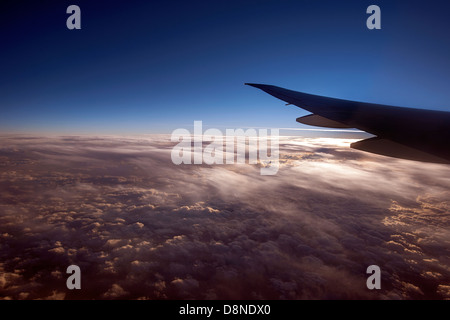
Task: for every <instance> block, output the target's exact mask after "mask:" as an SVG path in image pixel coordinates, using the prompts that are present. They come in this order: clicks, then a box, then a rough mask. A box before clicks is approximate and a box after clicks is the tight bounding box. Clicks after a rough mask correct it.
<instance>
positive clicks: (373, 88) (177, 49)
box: [0, 0, 450, 134]
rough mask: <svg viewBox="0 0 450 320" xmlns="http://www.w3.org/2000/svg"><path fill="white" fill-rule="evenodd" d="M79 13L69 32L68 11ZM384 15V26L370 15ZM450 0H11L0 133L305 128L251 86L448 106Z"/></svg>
mask: <svg viewBox="0 0 450 320" xmlns="http://www.w3.org/2000/svg"><path fill="white" fill-rule="evenodd" d="M72 4H76V5H78V6H79V7H80V9H81V30H69V29H67V27H66V19H67V18H68V17H69V14H67V13H66V9H67V7H68V6H69V5H72ZM372 4H377V5H378V6H379V7H380V8H381V27H382V28H381V30H369V29H367V27H366V20H367V18H368V17H369V15H368V14H367V13H366V9H367V7H368V6H369V5H372ZM449 9H450V4H449V3H448V1H441V0H438V1H433V2H427V1H381V0H377V1H373V0H371V1H362V0H358V1H356V0H355V1H325V0H314V1H312V0H295V1H269V0H267V1H266V0H258V1H252V0H246V1H230V0H227V1H133V2H129V1H128V2H127V1H114V2H112V1H81V0H77V1H57V2H55V1H39V2H36V1H20V3H18V2H17V1H2V3H1V4H0V41H1V51H0V131H1V132H63V133H80V132H86V133H138V134H145V133H170V132H171V131H172V130H174V129H176V128H190V127H192V125H193V121H194V120H202V121H203V123H204V125H205V126H210V127H216V128H225V127H250V126H254V127H279V128H290V127H298V128H301V126H300V125H299V124H297V123H296V122H295V118H297V117H299V116H302V115H305V114H306V112H305V111H303V110H301V109H298V108H297V107H295V106H288V107H285V106H284V103H283V102H281V101H278V100H277V99H274V98H273V97H271V96H269V95H267V94H264V93H263V92H260V91H258V90H256V89H254V88H250V87H248V86H244V83H245V82H253V83H266V84H273V85H277V86H281V87H286V88H288V89H292V90H297V91H303V92H307V93H312V94H319V95H324V96H330V97H335V98H342V99H348V100H357V101H364V102H372V103H380V104H389V105H396V106H405V107H415V108H427V109H436V110H447V111H450V103H449V101H450V91H449V90H448V87H447V86H448V83H450V72H449V71H450V60H449V59H448V57H449V56H450V40H449V39H448V36H447V32H448V30H450V20H449V19H448V11H449Z"/></svg>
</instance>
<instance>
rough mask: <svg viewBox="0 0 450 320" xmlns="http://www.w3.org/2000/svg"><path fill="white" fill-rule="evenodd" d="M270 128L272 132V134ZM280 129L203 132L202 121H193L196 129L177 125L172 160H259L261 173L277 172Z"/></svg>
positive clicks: (214, 130) (177, 162)
mask: <svg viewBox="0 0 450 320" xmlns="http://www.w3.org/2000/svg"><path fill="white" fill-rule="evenodd" d="M269 130H270V134H269ZM278 139H279V129H258V131H257V130H256V129H253V128H249V129H246V130H244V129H226V130H225V134H223V132H222V131H220V130H219V129H215V128H210V129H207V130H205V132H203V123H202V121H194V132H193V134H191V132H189V130H187V129H176V130H174V131H173V132H172V137H171V141H172V142H178V144H177V145H175V146H174V147H173V149H172V154H171V157H172V162H173V163H174V164H176V165H179V164H182V163H183V164H207V165H222V164H245V163H248V164H255V165H256V164H258V165H259V166H260V173H261V175H274V174H276V173H277V172H278V168H279V141H278Z"/></svg>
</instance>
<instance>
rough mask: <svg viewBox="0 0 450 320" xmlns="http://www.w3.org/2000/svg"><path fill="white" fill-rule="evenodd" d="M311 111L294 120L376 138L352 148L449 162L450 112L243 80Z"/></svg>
mask: <svg viewBox="0 0 450 320" xmlns="http://www.w3.org/2000/svg"><path fill="white" fill-rule="evenodd" d="M246 85H250V86H252V87H255V88H258V89H261V90H263V91H265V92H267V93H268V94H270V95H272V96H274V97H276V98H278V99H281V100H283V101H285V102H287V103H288V104H293V105H296V106H298V107H300V108H302V109H305V110H307V111H309V112H311V114H310V115H307V116H304V117H300V118H297V122H300V123H304V124H308V125H313V126H319V127H328V128H356V129H359V130H362V131H365V132H368V133H370V134H372V135H374V136H375V137H373V138H369V139H366V140H361V141H358V142H355V143H352V144H351V145H350V146H351V147H352V148H354V149H358V150H362V151H367V152H372V153H376V154H381V155H385V156H390V157H395V158H401V159H408V160H415V161H424V162H434V163H446V164H450V112H445V111H434V110H423V109H413V108H403V107H393V106H386V105H379V104H372V103H365V102H357V101H348V100H342V99H334V98H328V97H322V96H317V95H312V94H307V93H302V92H297V91H292V90H288V89H284V88H280V87H276V86H272V85H266V84H255V83H246Z"/></svg>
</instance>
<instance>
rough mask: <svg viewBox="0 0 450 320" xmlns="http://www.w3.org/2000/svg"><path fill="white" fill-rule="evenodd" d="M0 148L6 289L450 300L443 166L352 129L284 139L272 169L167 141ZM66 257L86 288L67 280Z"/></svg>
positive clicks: (43, 293) (51, 141) (140, 295)
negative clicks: (337, 135)
mask: <svg viewBox="0 0 450 320" xmlns="http://www.w3.org/2000/svg"><path fill="white" fill-rule="evenodd" d="M1 142H2V143H1V148H0V188H1V193H0V238H1V241H0V297H2V298H3V299H37V298H39V299H78V298H88V299H90V298H96V299H118V298H120V299H187V298H197V299H242V298H249V299H309V298H312V299H323V298H329V299H333V298H342V299H346V298H352V299H387V298H392V299H411V298H417V299H424V298H437V299H443V298H449V296H450V293H449V292H450V291H449V287H450V283H449V279H450V252H449V248H450V231H449V230H450V229H449V225H450V218H449V200H448V199H450V191H449V186H450V175H449V167H448V166H445V165H437V164H426V163H418V162H411V161H406V160H399V159H391V158H386V157H382V156H377V155H372V154H368V153H363V152H360V151H356V150H352V149H350V148H349V147H348V145H349V143H350V142H353V141H352V140H349V139H340V140H336V139H310V138H301V137H281V138H280V163H281V166H280V169H279V171H278V173H277V174H276V175H274V176H261V175H260V174H259V168H258V166H257V165H212V166H208V165H180V166H176V165H174V164H173V163H172V162H171V160H170V152H171V148H172V146H173V145H174V143H172V142H170V137H169V136H165V135H160V136H142V137H113V136H108V137H96V136H78V137H76V136H66V137H35V136H9V137H2V138H1ZM70 264H76V265H79V266H80V268H81V270H82V290H79V291H76V292H75V291H69V290H67V289H66V288H65V280H66V274H65V269H66V268H67V266H68V265H70ZM372 264H376V265H379V266H380V268H381V270H382V290H380V291H378V292H375V291H369V290H367V288H366V286H365V281H366V274H365V270H366V268H367V266H369V265H372Z"/></svg>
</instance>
